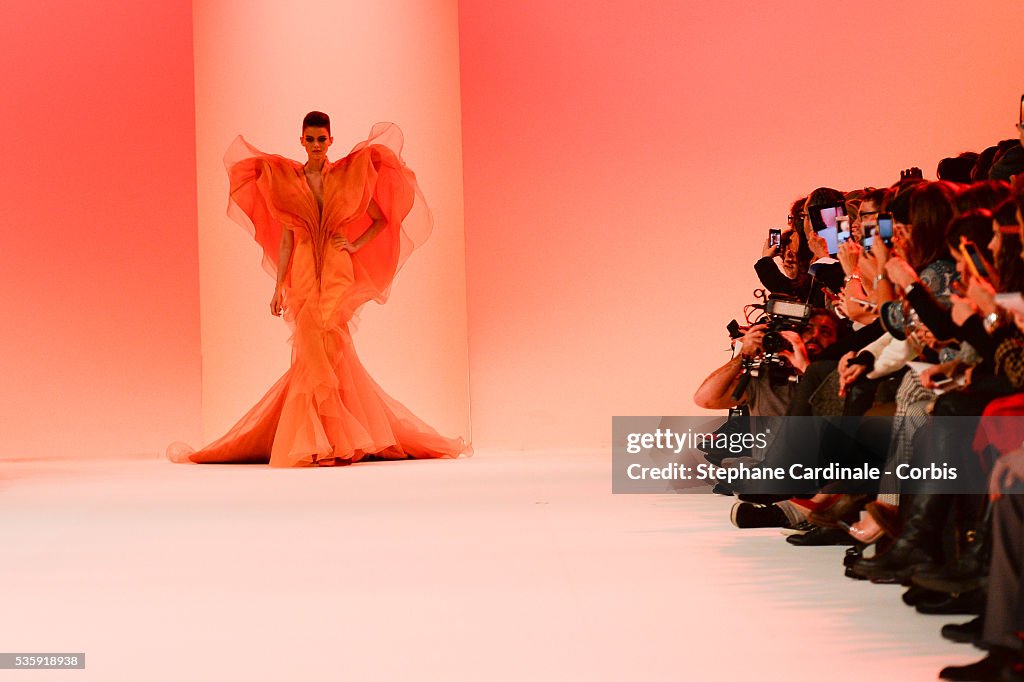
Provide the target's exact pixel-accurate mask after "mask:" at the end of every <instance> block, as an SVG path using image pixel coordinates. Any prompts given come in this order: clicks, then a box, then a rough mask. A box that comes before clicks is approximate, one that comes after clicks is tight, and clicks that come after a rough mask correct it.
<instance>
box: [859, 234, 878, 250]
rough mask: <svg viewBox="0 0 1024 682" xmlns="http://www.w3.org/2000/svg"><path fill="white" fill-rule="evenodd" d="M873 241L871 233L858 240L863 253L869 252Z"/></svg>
mask: <svg viewBox="0 0 1024 682" xmlns="http://www.w3.org/2000/svg"><path fill="white" fill-rule="evenodd" d="M874 243H875V236H874V235H873V234H869V235H866V236H865V237H864V238H863V239H861V240H860V245H861V248H863V249H864V253H871V245H872V244H874Z"/></svg>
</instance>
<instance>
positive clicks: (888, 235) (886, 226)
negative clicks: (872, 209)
mask: <svg viewBox="0 0 1024 682" xmlns="http://www.w3.org/2000/svg"><path fill="white" fill-rule="evenodd" d="M875 234H876V235H878V236H879V237H881V238H882V241H883V242H885V245H886V246H892V214H891V213H879V214H878V225H877V226H876V227H875Z"/></svg>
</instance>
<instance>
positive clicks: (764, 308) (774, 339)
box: [726, 289, 811, 400]
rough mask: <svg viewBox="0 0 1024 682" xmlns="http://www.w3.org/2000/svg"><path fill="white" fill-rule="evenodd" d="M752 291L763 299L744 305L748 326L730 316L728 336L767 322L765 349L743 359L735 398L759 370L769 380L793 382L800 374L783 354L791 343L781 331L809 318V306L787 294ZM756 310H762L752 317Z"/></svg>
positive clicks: (798, 328)
mask: <svg viewBox="0 0 1024 682" xmlns="http://www.w3.org/2000/svg"><path fill="white" fill-rule="evenodd" d="M755 295H756V296H758V297H759V298H761V300H762V301H763V302H762V303H752V304H750V305H748V306H747V307H746V309H745V312H746V317H747V321H748V326H747V327H741V326H740V324H739V322H737V321H736V320H733V321H732V322H730V323H729V325H728V326H727V327H726V328H727V329H728V331H729V336H730V337H731V338H733V339H739V338H742V337H743V335H744V334H746V332H747V329H749V328H750V326H752V325H755V324H767V325H768V328H767V329H766V330H765V334H764V338H763V339H762V342H761V345H762V348H763V351H764V352H762V353H761V355H758V356H756V357H753V358H744V359H743V370H742V372H741V374H740V381H739V384H738V385H737V386H736V391H735V392H734V393H733V398H734V399H736V400H739V399H740V398H741V397H742V396H743V394H744V393H745V392H746V390H747V384H748V383H750V378H751V377H757V376H760V374H761V372H762V371H766V372H768V376H769V378H770V380H771V381H772V383H779V384H781V383H786V382H794V383H795V382H797V381H799V380H800V375H799V374H798V373H797V372H796V371H795V370H794V369H793V367H792V366H791V365H790V364H789V363H788V362H787V361H786V359H785V358H784V357H783V356H782V352H783V351H791V350H793V346H792V344H790V342H789V341H787V340H786V337H784V336H783V335H782V332H784V331H792V332H796V333H797V334H799V333H800V332H802V331H803V330H804V328H805V327H806V326H807V323H808V321H809V320H810V319H811V306H810V305H809V304H808V303H805V302H803V301H801V300H799V299H796V298H792V297H790V296H782V295H779V294H772V295H770V296H769V295H766V294H765V291H764V290H763V289H758V290H757V291H756V292H755ZM755 310H759V311H761V315H760V316H759V317H756V318H755V319H753V320H751V315H752V314H753V313H752V311H755Z"/></svg>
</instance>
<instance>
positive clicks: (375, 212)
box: [352, 199, 388, 251]
mask: <svg viewBox="0 0 1024 682" xmlns="http://www.w3.org/2000/svg"><path fill="white" fill-rule="evenodd" d="M366 212H367V213H368V214H369V216H370V219H371V220H373V223H372V224H371V225H370V226H369V227H368V228H366V231H365V232H363V233H362V234H361V235H359V237H357V238H356V240H355V241H354V242H352V246H354V247H356V251H358V250H359V249H361V248H363V246H365V245H366V243H367V242H368V241H370V240H371V239H373V238H374V237H376V236H377V233H378V232H380V231H381V230H383V229H384V226H385V225H387V224H388V221H387V220H385V219H384V214H383V213H382V212H381V210H380V206H378V205H377V202H376V201H375V200H373V199H370V203H369V205H367V207H366Z"/></svg>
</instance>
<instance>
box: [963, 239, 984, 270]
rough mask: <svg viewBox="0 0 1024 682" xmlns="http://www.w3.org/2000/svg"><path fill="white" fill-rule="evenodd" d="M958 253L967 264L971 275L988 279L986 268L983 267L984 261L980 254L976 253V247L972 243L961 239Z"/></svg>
mask: <svg viewBox="0 0 1024 682" xmlns="http://www.w3.org/2000/svg"><path fill="white" fill-rule="evenodd" d="M960 253H961V254H962V255H963V257H964V260H965V261H966V262H967V267H968V269H970V271H971V273H972V274H973V275H975V276H977V277H983V278H985V279H988V278H989V275H988V267H987V266H986V265H985V259H984V258H982V257H981V253H980V252H979V251H978V247H977V245H975V243H974V242H972V241H970V240H968V239H966V238H964V237H961V238H960Z"/></svg>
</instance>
